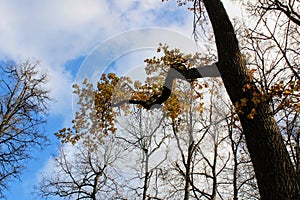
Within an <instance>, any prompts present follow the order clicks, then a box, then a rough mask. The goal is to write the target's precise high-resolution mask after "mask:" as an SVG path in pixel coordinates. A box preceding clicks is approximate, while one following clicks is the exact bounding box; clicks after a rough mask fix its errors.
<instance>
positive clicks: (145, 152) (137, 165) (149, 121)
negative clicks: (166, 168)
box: [117, 108, 170, 200]
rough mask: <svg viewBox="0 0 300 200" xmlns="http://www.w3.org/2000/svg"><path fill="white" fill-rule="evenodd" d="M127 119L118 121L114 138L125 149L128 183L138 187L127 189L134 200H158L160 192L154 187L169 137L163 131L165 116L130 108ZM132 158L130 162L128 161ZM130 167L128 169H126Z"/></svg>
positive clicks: (156, 183) (165, 155)
mask: <svg viewBox="0 0 300 200" xmlns="http://www.w3.org/2000/svg"><path fill="white" fill-rule="evenodd" d="M130 113H131V114H130V116H127V117H126V116H124V117H122V119H120V120H119V123H120V126H121V127H122V128H121V130H120V131H119V133H117V138H118V139H120V140H122V141H123V142H124V143H125V144H126V145H125V146H128V150H127V151H128V153H127V156H128V158H127V162H128V161H130V162H131V163H129V166H128V169H129V170H130V171H132V173H133V177H131V178H130V179H131V181H132V182H139V183H140V185H142V186H138V187H135V186H130V185H129V187H127V188H128V190H129V191H130V190H131V191H133V192H134V193H133V194H134V195H135V196H134V197H131V198H135V197H138V196H141V199H143V200H146V199H159V197H160V196H161V191H160V189H159V187H158V186H157V185H158V184H159V183H158V181H159V180H158V176H155V174H158V173H159V171H160V169H161V167H162V166H161V165H162V164H163V163H164V162H166V160H167V157H168V143H169V140H170V134H168V133H167V132H166V130H165V129H164V124H165V122H164V120H165V114H164V113H163V112H158V113H156V112H155V113H149V112H146V111H144V110H143V109H141V108H139V109H137V110H135V109H134V108H133V109H132V111H131V112H130ZM131 158H134V159H131ZM130 165H131V166H130Z"/></svg>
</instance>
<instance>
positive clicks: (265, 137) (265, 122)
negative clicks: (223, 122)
mask: <svg viewBox="0 0 300 200" xmlns="http://www.w3.org/2000/svg"><path fill="white" fill-rule="evenodd" d="M203 3H204V5H205V8H206V10H207V13H208V15H209V18H210V21H211V24H212V27H213V30H214V35H215V40H216V45H217V50H218V59H219V62H218V65H217V66H218V69H219V71H220V73H221V76H222V79H223V82H224V84H225V87H226V90H227V92H228V94H229V96H230V99H231V101H232V102H233V103H235V102H237V101H239V100H240V99H242V98H247V99H249V100H250V99H251V98H252V96H251V94H250V93H245V92H244V91H243V90H242V88H243V86H245V85H246V84H249V83H250V84H251V85H252V86H253V87H254V88H255V86H254V84H253V83H252V81H251V79H250V76H249V74H248V73H247V69H246V65H245V60H244V58H243V56H242V54H241V52H240V50H239V46H238V41H237V38H236V36H235V32H234V29H233V26H232V24H231V22H230V20H229V18H228V15H227V13H226V10H225V8H224V6H223V4H222V2H221V1H220V0H203ZM250 106H251V105H250ZM256 112H257V113H256V115H255V117H254V119H248V118H247V113H245V114H240V115H239V118H240V120H241V124H242V127H243V130H244V134H245V137H246V143H247V147H248V150H249V152H250V156H251V159H252V162H253V166H254V170H255V174H256V178H257V183H258V187H259V191H260V195H261V198H262V199H299V185H298V182H297V178H296V173H295V170H294V168H293V165H292V163H291V160H290V158H289V155H288V152H287V150H286V147H285V145H284V143H283V140H282V137H281V133H280V130H279V128H278V126H277V124H276V122H275V119H274V117H273V115H272V112H271V110H270V108H269V105H268V104H267V103H266V102H263V103H260V104H259V105H258V107H257V108H256Z"/></svg>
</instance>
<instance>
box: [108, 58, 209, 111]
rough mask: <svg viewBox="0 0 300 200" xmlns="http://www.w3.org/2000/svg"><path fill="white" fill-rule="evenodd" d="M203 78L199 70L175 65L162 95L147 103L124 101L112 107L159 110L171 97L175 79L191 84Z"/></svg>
mask: <svg viewBox="0 0 300 200" xmlns="http://www.w3.org/2000/svg"><path fill="white" fill-rule="evenodd" d="M202 77H203V76H202V75H201V74H200V72H199V70H198V69H197V68H191V69H187V67H186V66H185V65H184V64H183V63H175V64H172V65H170V69H169V71H168V73H167V76H166V79H165V82H164V85H163V87H162V91H161V94H160V95H157V94H154V95H152V96H151V97H150V98H149V99H148V100H146V101H142V100H134V99H130V100H122V101H119V102H117V103H113V104H112V107H119V106H121V105H123V104H125V103H127V104H138V105H141V106H142V107H144V108H145V109H147V110H150V109H151V108H157V107H159V106H160V105H161V104H162V103H164V102H165V101H166V100H167V99H168V98H169V97H170V95H171V92H172V84H173V81H174V79H176V78H178V79H182V80H186V81H189V82H191V81H193V80H195V79H197V78H202Z"/></svg>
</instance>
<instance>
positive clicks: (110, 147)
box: [36, 136, 123, 200]
mask: <svg viewBox="0 0 300 200" xmlns="http://www.w3.org/2000/svg"><path fill="white" fill-rule="evenodd" d="M122 152H123V147H122V145H120V144H119V143H118V142H117V141H116V139H115V138H114V136H107V137H106V138H103V139H102V141H101V142H99V143H98V147H97V149H94V150H93V151H91V149H89V148H88V147H87V146H84V145H83V144H80V142H78V143H77V144H76V145H75V146H70V145H69V146H68V145H67V146H63V147H62V148H61V150H60V152H59V155H58V156H56V157H55V158H54V160H53V165H51V170H50V171H45V172H44V173H43V175H42V179H41V181H40V185H39V186H38V187H36V190H37V194H38V195H39V196H41V197H44V198H48V197H51V196H58V197H62V198H64V199H74V198H76V199H91V200H97V199H122V198H123V197H122V196H123V193H122V191H123V190H122V187H121V186H120V185H121V182H122V181H121V180H122V179H119V178H120V174H119V173H118V172H117V169H116V168H114V167H113V165H114V164H115V162H116V161H117V160H118V159H119V158H120V157H121V156H122Z"/></svg>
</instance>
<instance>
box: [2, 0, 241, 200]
mask: <svg viewBox="0 0 300 200" xmlns="http://www.w3.org/2000/svg"><path fill="white" fill-rule="evenodd" d="M226 2H227V1H226ZM0 3H1V6H0V18H1V20H0V61H5V60H9V59H12V60H15V61H17V62H22V61H25V60H27V59H32V58H34V59H37V60H39V61H40V62H41V64H40V68H41V69H40V70H41V71H44V72H47V74H48V79H49V81H48V83H47V87H48V88H49V89H50V91H51V93H50V94H51V97H53V98H54V99H55V101H54V102H53V103H52V104H51V107H50V115H49V116H48V118H47V119H48V122H47V124H46V134H47V135H48V136H49V138H50V139H51V141H52V145H50V146H49V147H46V148H45V150H44V151H38V152H37V151H33V155H34V157H35V159H34V160H31V161H29V162H28V163H27V169H26V170H25V171H24V173H23V174H22V175H21V177H20V179H21V181H18V180H17V181H14V182H13V183H12V184H11V189H10V190H9V191H7V193H6V195H7V198H8V200H16V199H18V200H19V199H20V200H32V199H37V198H36V197H35V196H34V195H33V194H32V192H33V186H34V184H37V181H38V177H39V173H40V171H41V170H42V169H44V168H45V166H47V164H48V163H49V162H50V161H51V154H55V153H57V150H58V147H59V141H58V140H57V139H56V138H55V137H54V135H53V133H54V132H56V131H57V130H59V129H61V128H63V127H66V126H68V125H70V122H71V119H72V116H73V112H72V111H73V100H72V85H73V84H74V83H75V82H79V83H80V82H81V81H82V80H83V79H84V78H85V77H88V78H89V79H90V80H92V81H96V80H97V79H98V77H99V74H101V73H103V72H111V71H114V72H117V73H119V74H120V75H123V74H130V73H131V75H132V76H137V78H139V77H140V74H139V73H140V72H136V70H133V69H136V68H139V67H143V66H144V63H143V60H144V59H146V58H147V57H149V56H150V57H152V56H153V54H154V53H155V49H156V48H157V47H158V43H159V42H162V43H167V44H169V45H170V46H171V47H177V48H180V49H183V50H185V51H186V52H189V51H192V52H194V51H201V50H202V48H201V44H200V45H198V46H197V45H195V44H194V41H193V37H192V28H193V27H192V20H193V16H192V13H190V12H189V11H188V10H187V9H186V7H182V8H178V7H177V5H176V1H175V0H169V1H167V2H164V3H162V2H161V0H142V1H138V0H23V1H21V0H0ZM225 6H227V8H228V9H229V11H231V12H230V13H231V14H230V15H231V17H235V16H236V15H237V11H238V10H237V9H236V8H235V7H232V5H229V4H227V3H226V4H225Z"/></svg>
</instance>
